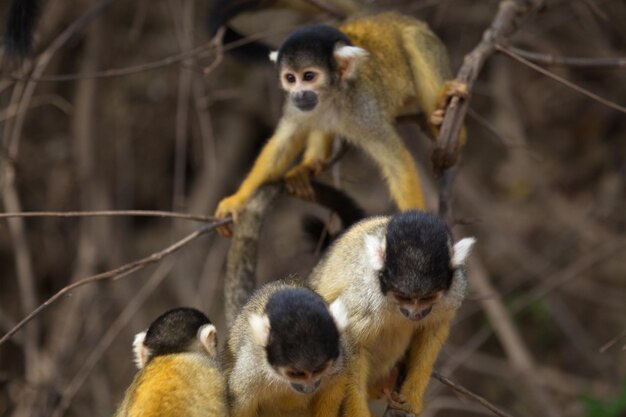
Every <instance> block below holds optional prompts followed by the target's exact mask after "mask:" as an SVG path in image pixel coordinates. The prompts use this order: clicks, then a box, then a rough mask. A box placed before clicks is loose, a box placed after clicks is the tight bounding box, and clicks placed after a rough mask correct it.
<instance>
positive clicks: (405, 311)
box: [400, 306, 433, 321]
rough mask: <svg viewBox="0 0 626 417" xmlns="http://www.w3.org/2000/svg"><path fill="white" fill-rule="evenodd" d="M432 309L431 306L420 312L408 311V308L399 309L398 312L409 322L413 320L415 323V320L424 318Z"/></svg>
mask: <svg viewBox="0 0 626 417" xmlns="http://www.w3.org/2000/svg"><path fill="white" fill-rule="evenodd" d="M432 309H433V306H430V307H428V308H424V309H422V310H417V311H416V310H410V309H408V308H405V307H400V312H401V313H402V315H403V316H404V317H406V318H407V319H409V320H413V321H417V320H421V319H423V318H424V317H426V316H427V315H428V314H429V313H430V312H431V311H432Z"/></svg>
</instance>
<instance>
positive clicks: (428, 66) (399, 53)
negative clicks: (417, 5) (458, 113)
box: [339, 12, 451, 118]
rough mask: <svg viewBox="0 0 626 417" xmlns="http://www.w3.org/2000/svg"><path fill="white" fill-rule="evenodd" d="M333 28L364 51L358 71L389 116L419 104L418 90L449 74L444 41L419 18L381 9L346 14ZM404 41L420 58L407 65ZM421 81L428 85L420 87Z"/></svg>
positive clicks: (421, 102)
mask: <svg viewBox="0 0 626 417" xmlns="http://www.w3.org/2000/svg"><path fill="white" fill-rule="evenodd" d="M339 30H341V31H342V32H343V33H344V34H346V35H347V36H348V38H350V40H351V41H352V42H353V44H354V45H355V46H359V47H361V48H363V49H365V50H367V51H368V53H369V54H370V57H369V58H368V59H367V61H366V62H365V64H364V65H363V67H362V69H361V74H360V76H361V77H364V78H366V79H368V81H370V82H367V83H366V84H367V85H368V86H370V88H373V89H374V90H375V94H376V96H377V98H378V99H379V100H380V101H382V104H383V111H385V112H386V113H387V114H388V115H389V116H390V117H391V118H393V117H395V116H396V115H398V114H399V113H401V112H404V111H411V110H413V107H415V106H419V107H424V100H423V99H422V97H421V95H422V94H423V91H421V90H428V91H430V90H435V91H438V90H439V89H440V88H441V86H442V85H443V81H444V80H445V79H448V78H450V76H451V72H450V64H449V62H448V56H447V52H446V49H445V46H444V45H443V44H442V42H441V41H440V40H439V38H438V37H437V36H436V35H435V34H434V33H433V32H432V31H431V30H430V29H429V27H428V25H427V24H426V23H424V22H422V21H420V20H417V19H414V18H412V17H409V16H402V15H400V14H398V13H395V12H386V13H380V14H375V15H368V16H364V17H358V18H355V19H351V20H348V21H347V22H345V23H343V24H341V25H340V26H339ZM408 43H410V44H411V47H415V48H417V50H419V54H418V55H417V56H412V57H411V58H410V59H412V60H417V61H420V62H413V63H412V65H411V63H410V61H409V59H408V58H407V49H408V48H407V44H408ZM415 72H417V74H416V73H415ZM415 80H418V81H417V83H418V84H419V85H417V84H416V81H415ZM423 83H428V84H431V85H429V86H427V87H426V86H425V85H424V84H423ZM425 87H426V88H425ZM429 107H432V106H429ZM421 110H422V111H426V112H430V111H432V110H433V109H431V108H426V109H425V108H421Z"/></svg>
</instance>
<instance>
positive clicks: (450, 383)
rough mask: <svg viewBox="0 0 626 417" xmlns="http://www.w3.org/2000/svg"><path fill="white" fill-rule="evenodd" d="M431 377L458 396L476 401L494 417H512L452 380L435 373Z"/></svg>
mask: <svg viewBox="0 0 626 417" xmlns="http://www.w3.org/2000/svg"><path fill="white" fill-rule="evenodd" d="M432 377H433V378H435V379H437V380H438V381H439V382H441V383H442V384H444V385H447V386H448V387H450V388H452V389H453V390H455V391H456V392H458V393H460V394H463V395H465V396H466V397H469V398H471V399H473V400H476V401H478V402H479V403H480V404H481V405H482V406H483V407H485V408H486V409H488V410H489V411H491V412H493V413H494V414H495V415H497V416H499V417H513V416H512V415H511V414H509V413H507V412H506V411H503V410H501V409H499V408H498V407H496V406H495V405H493V404H492V403H490V402H489V401H487V400H486V399H484V398H483V397H481V396H480V395H478V394H475V393H473V392H472V391H470V390H468V389H467V388H465V387H463V386H461V385H459V384H457V383H456V382H453V381H452V380H450V379H449V378H447V377H445V376H443V375H441V374H440V373H439V372H437V371H433V373H432Z"/></svg>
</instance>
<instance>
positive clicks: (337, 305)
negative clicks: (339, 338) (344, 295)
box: [328, 298, 348, 332]
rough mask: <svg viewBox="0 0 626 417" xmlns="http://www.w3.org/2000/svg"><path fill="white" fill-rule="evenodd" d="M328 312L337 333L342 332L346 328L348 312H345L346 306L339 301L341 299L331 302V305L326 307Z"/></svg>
mask: <svg viewBox="0 0 626 417" xmlns="http://www.w3.org/2000/svg"><path fill="white" fill-rule="evenodd" d="M328 310H329V311H330V315H331V316H332V318H333V320H335V324H336V325H337V329H339V332H343V331H344V329H345V328H346V327H348V310H346V306H345V304H344V303H343V301H341V298H337V299H336V300H335V301H333V303H332V304H331V305H330V306H328Z"/></svg>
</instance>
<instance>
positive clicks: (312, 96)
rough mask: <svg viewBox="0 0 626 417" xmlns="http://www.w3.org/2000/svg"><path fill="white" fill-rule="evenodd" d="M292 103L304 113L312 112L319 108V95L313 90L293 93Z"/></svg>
mask: <svg viewBox="0 0 626 417" xmlns="http://www.w3.org/2000/svg"><path fill="white" fill-rule="evenodd" d="M291 101H292V102H293V104H295V105H296V107H297V108H298V109H300V110H302V111H311V110H313V109H314V108H315V106H317V94H316V93H315V92H314V91H311V90H304V91H297V92H294V93H291Z"/></svg>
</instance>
